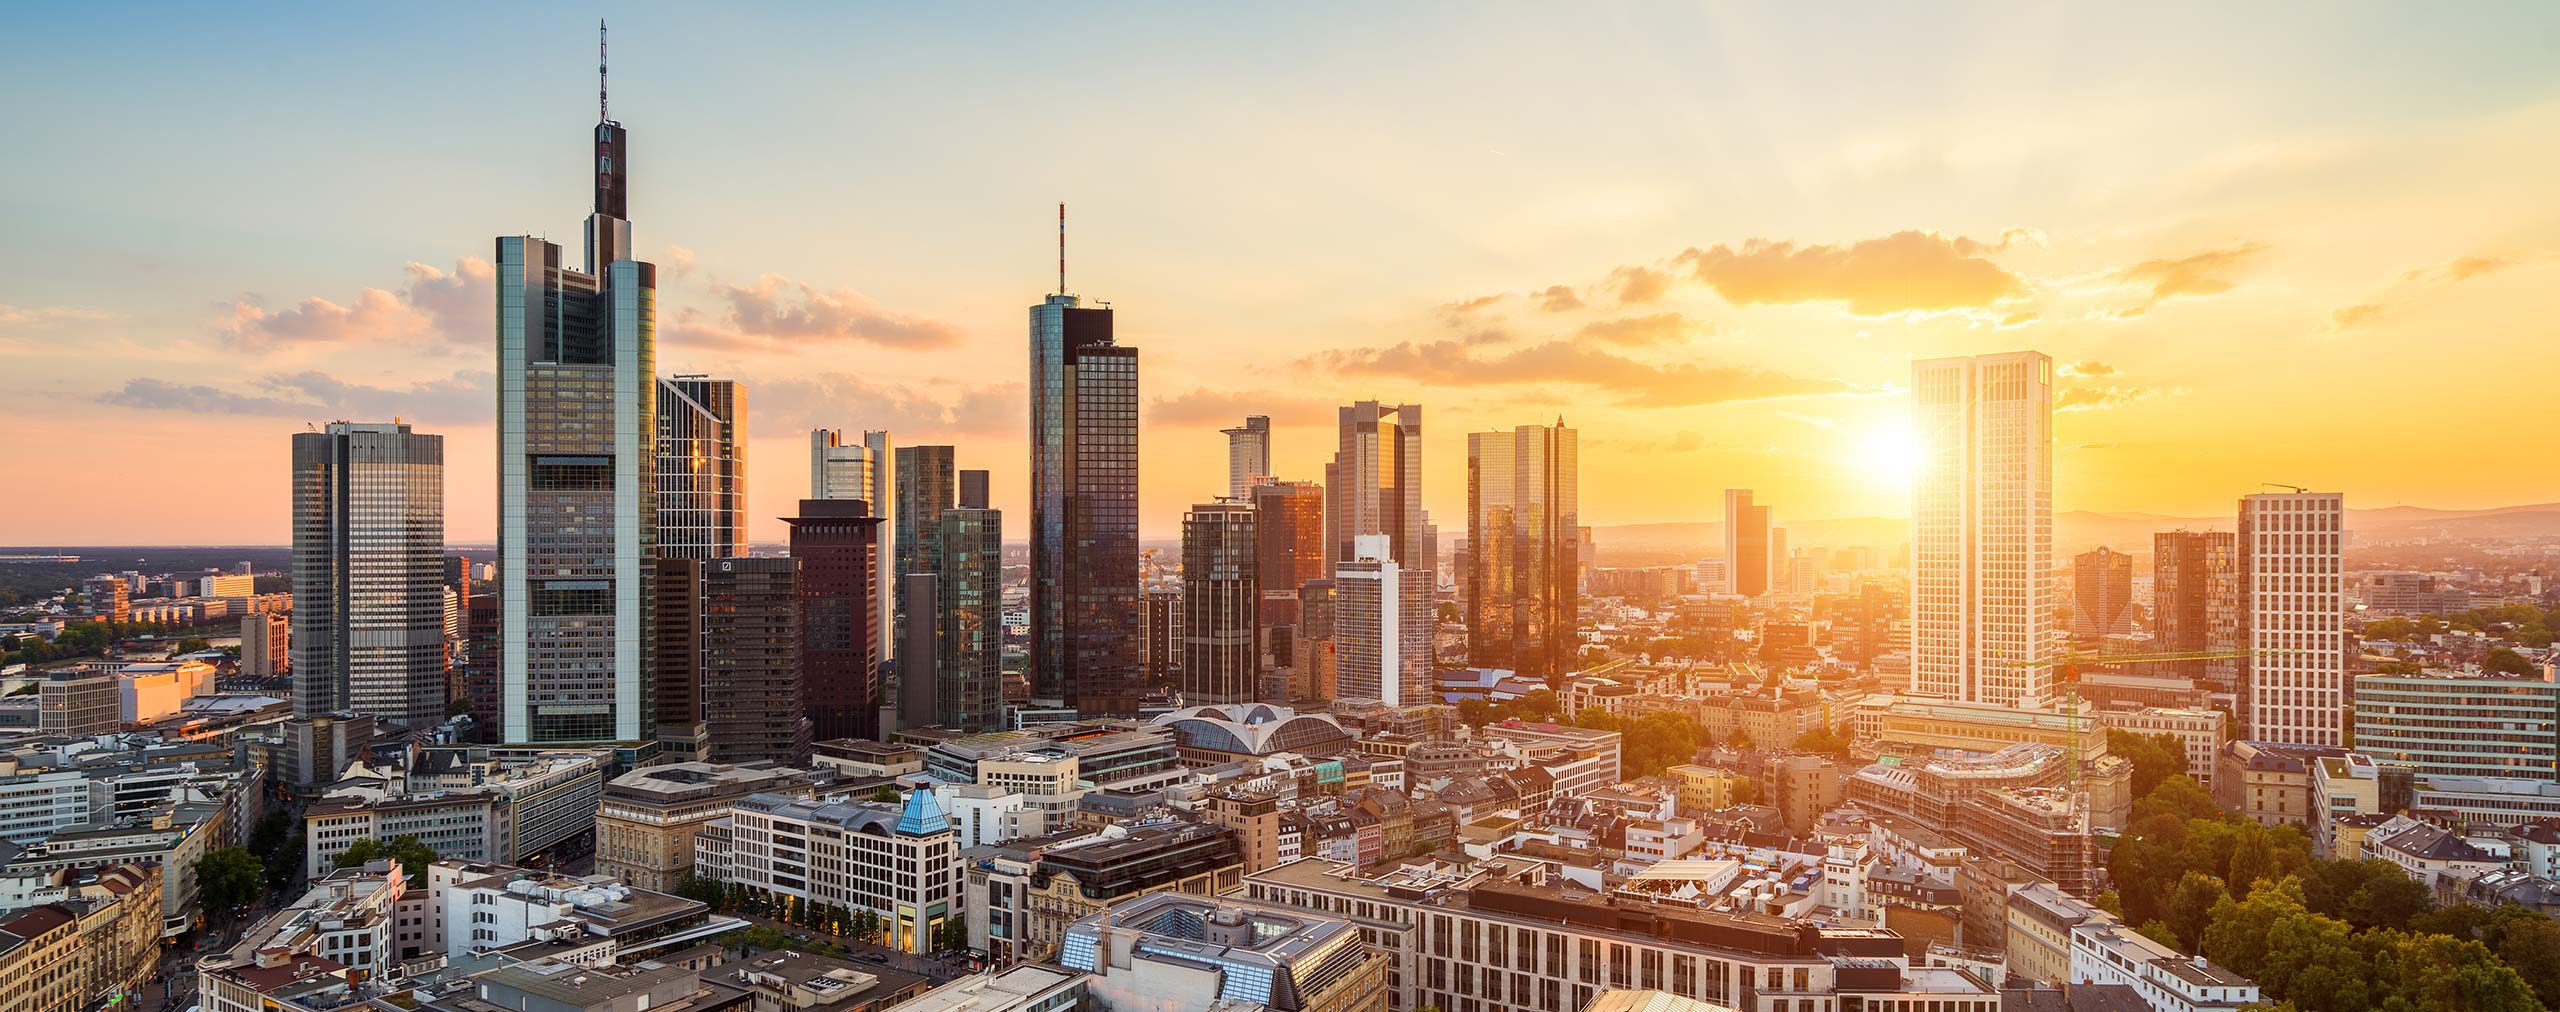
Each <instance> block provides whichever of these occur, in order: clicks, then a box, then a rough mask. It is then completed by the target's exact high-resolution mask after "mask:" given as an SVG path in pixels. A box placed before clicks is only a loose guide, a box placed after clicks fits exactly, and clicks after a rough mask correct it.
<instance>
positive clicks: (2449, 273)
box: [2400, 257, 2516, 282]
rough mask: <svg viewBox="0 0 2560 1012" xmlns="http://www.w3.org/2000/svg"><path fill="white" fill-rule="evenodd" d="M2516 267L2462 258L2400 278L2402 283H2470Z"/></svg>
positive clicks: (2499, 260) (2509, 262)
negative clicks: (2482, 276)
mask: <svg viewBox="0 0 2560 1012" xmlns="http://www.w3.org/2000/svg"><path fill="white" fill-rule="evenodd" d="M2515 265H2516V261H2514V260H2509V259H2502V258H2496V257H2462V258H2459V259H2456V260H2454V261H2453V262H2451V263H2448V264H2445V265H2443V266H2441V267H2421V268H2419V269H2417V270H2414V271H2410V272H2409V273H2407V274H2403V275H2401V276H2400V280H2402V281H2436V282H2453V281H2469V280H2471V279H2473V278H2476V277H2480V276H2481V275H2484V274H2495V273H2497V272H2499V271H2502V270H2505V269H2507V268H2509V267H2513V266H2515Z"/></svg>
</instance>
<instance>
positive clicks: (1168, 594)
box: [1138, 586, 1182, 679]
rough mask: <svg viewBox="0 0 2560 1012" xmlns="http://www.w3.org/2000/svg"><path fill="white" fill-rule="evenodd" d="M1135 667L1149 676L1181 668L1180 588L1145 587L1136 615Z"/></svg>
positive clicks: (1158, 675)
mask: <svg viewBox="0 0 2560 1012" xmlns="http://www.w3.org/2000/svg"><path fill="white" fill-rule="evenodd" d="M1138 624H1139V629H1138V642H1139V667H1140V668H1141V669H1142V670H1144V671H1145V672H1146V675H1147V677H1148V678H1150V679H1158V678H1163V677H1164V676H1166V675H1170V674H1173V673H1175V672H1178V671H1181V670H1182V588H1181V587H1179V586H1155V587H1148V588H1147V592H1146V595H1145V597H1144V599H1143V603H1142V604H1141V605H1140V608H1139V617H1138Z"/></svg>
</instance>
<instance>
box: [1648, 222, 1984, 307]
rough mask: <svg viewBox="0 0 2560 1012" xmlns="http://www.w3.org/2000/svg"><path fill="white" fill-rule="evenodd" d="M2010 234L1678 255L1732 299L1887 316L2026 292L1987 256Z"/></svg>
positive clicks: (1933, 235)
mask: <svg viewBox="0 0 2560 1012" xmlns="http://www.w3.org/2000/svg"><path fill="white" fill-rule="evenodd" d="M2016 231H2017V230H2014V229H2013V230H2011V232H2012V233H2014V232H2016ZM2009 235H2010V233H2004V234H2003V238H2002V239H2001V241H2000V242H1999V243H1997V244H1991V243H1983V242H1978V241H1975V240H1972V239H1966V238H1963V237H1961V236H1948V235H1942V234H1940V233H1937V232H1923V231H1917V230H1913V231H1903V232H1896V233H1894V234H1892V235H1888V236H1883V237H1880V238H1875V239H1861V240H1859V241H1857V242H1853V243H1849V244H1846V245H1830V244H1813V245H1804V244H1798V243H1794V242H1788V241H1782V240H1770V239H1751V240H1748V241H1745V242H1744V243H1743V244H1742V246H1741V248H1739V249H1736V248H1734V247H1730V246H1726V245H1723V244H1718V245H1715V246H1711V247H1708V248H1706V249H1703V250H1701V249H1696V248H1694V247H1693V248H1691V249H1689V250H1687V251H1686V252H1683V253H1681V254H1680V255H1679V256H1678V257H1677V258H1675V260H1674V262H1675V263H1677V264H1679V265H1680V266H1681V267H1682V268H1684V269H1686V270H1687V271H1689V273H1690V276H1691V277H1693V278H1695V279H1696V280H1697V281H1699V282H1700V283H1703V284H1705V285H1707V286H1708V287H1710V288H1713V289H1715V291H1716V294H1718V295H1721V296H1723V297H1724V299H1725V301H1727V302H1731V303H1733V304H1735V305H1754V304H1761V303H1772V304H1783V303H1803V302H1836V303H1841V304H1843V305H1844V306H1846V307H1847V309H1848V310H1849V311H1850V312H1851V313H1855V314H1857V315H1860V316H1885V315H1889V314H1893V313H1902V312H1932V311H1939V310H1947V309H1958V308H1964V307H1972V306H1987V305H1990V304H1992V303H1995V302H1998V301H2000V300H2002V299H2006V298H2011V297H2014V296H2017V295H2021V294H2023V293H2024V292H2025V291H2026V283H2025V282H2024V281H2022V280H2021V279H2020V278H2019V277H2018V276H2017V275H2015V274H2011V273H2009V272H2008V271H2007V270H2004V269H2002V268H2001V267H2000V265H1998V264H1995V263H1992V262H1991V261H1990V260H1987V259H1984V257H1983V255H1984V254H1986V253H1991V252H1997V251H1999V250H2002V249H2005V248H2007V246H2008V244H2009V241H2010V239H2009Z"/></svg>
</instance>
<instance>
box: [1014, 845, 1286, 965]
mask: <svg viewBox="0 0 2560 1012" xmlns="http://www.w3.org/2000/svg"><path fill="white" fill-rule="evenodd" d="M967 857H968V859H967V862H966V865H967V878H968V886H967V888H966V889H965V890H964V895H965V896H966V897H967V917H968V924H969V947H970V948H972V949H975V950H977V951H980V952H983V953H986V954H987V957H988V959H989V960H990V961H991V962H993V963H995V964H996V965H999V966H1001V965H1006V964H1009V963H1013V962H1018V961H1023V960H1045V959H1054V958H1056V955H1057V952H1058V945H1059V941H1060V939H1062V938H1063V937H1064V936H1065V933H1066V929H1067V925H1069V924H1073V923H1075V922H1076V921H1077V920H1080V919H1082V918H1084V917H1087V916H1089V915H1091V914H1093V913H1094V912H1095V911H1099V910H1104V909H1107V908H1109V907H1110V906H1112V905H1113V904H1116V903H1121V902H1126V901H1128V900H1130V899H1134V898H1136V897H1139V896H1144V895H1147V894H1150V893H1155V892H1162V891H1173V892H1184V893H1191V894H1194V895H1201V896H1210V895H1218V894H1221V893H1224V892H1227V891H1229V890H1232V889H1234V888H1235V887H1236V885H1237V883H1239V882H1241V881H1242V879H1243V876H1244V853H1243V846H1242V844H1241V843H1239V842H1238V840H1237V837H1236V833H1235V831H1234V830H1231V829H1227V828H1225V827H1222V826H1215V825H1208V824H1201V823H1173V822H1166V823H1153V824H1145V825H1137V826H1115V827H1109V828H1105V829H1101V830H1077V831H1070V832H1065V833H1057V834H1052V835H1049V836H1044V837H1037V838H1032V839H1023V840H1015V841H1012V842H1010V843H1005V844H1001V845H997V846H993V847H980V848H976V849H974V850H972V851H970V852H969V854H968V855H967Z"/></svg>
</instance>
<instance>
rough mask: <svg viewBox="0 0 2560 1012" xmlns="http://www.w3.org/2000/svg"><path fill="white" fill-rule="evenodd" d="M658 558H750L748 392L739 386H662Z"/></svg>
mask: <svg viewBox="0 0 2560 1012" xmlns="http://www.w3.org/2000/svg"><path fill="white" fill-rule="evenodd" d="M657 424H658V503H657V524H658V554H659V555H661V556H664V557H667V558H674V559H692V560H695V561H697V562H708V561H711V560H713V559H736V558H744V557H746V554H747V391H746V388H745V387H743V386H740V385H739V384H738V381H736V380H724V379H712V378H710V377H708V376H699V375H687V376H677V377H675V378H674V379H661V380H659V381H658V419H657Z"/></svg>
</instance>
